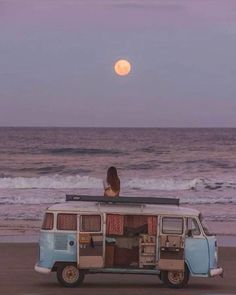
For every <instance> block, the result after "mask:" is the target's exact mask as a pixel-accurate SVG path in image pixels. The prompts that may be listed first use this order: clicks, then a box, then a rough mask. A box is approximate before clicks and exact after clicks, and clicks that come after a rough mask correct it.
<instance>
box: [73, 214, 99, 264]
mask: <svg viewBox="0 0 236 295" xmlns="http://www.w3.org/2000/svg"><path fill="white" fill-rule="evenodd" d="M77 223H78V226H77V228H78V230H77V264H78V267H79V268H81V269H82V268H83V269H86V268H87V269H89V268H102V267H103V266H104V254H103V253H104V237H103V236H104V235H103V215H100V214H93V215H90V214H81V215H78V220H77Z"/></svg>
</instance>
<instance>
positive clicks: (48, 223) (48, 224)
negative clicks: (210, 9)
mask: <svg viewBox="0 0 236 295" xmlns="http://www.w3.org/2000/svg"><path fill="white" fill-rule="evenodd" d="M42 229H45V230H50V229H53V214H52V213H46V214H45V216H44V220H43V225H42Z"/></svg>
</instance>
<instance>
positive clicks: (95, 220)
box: [80, 215, 101, 232]
mask: <svg viewBox="0 0 236 295" xmlns="http://www.w3.org/2000/svg"><path fill="white" fill-rule="evenodd" d="M80 231H81V232H100V231H101V216H100V215H82V216H81V218H80Z"/></svg>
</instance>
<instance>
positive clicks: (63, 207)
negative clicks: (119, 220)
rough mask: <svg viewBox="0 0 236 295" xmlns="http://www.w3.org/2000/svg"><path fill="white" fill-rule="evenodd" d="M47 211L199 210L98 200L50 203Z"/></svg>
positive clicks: (187, 213)
mask: <svg viewBox="0 0 236 295" xmlns="http://www.w3.org/2000/svg"><path fill="white" fill-rule="evenodd" d="M47 211H60V212H75V213H93V214H94V213H113V214H115V213H117V214H147V215H148V214H150V215H161V214H167V215H168V214H171V215H172V214H174V215H178V216H198V215H199V213H200V212H199V211H198V210H195V209H191V208H185V207H179V206H174V205H154V204H113V203H100V202H96V201H94V202H86V201H85V202H74V201H68V202H66V203H60V204H55V205H52V206H51V207H49V208H48V209H47Z"/></svg>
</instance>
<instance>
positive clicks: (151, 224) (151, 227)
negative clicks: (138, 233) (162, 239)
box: [148, 216, 157, 236]
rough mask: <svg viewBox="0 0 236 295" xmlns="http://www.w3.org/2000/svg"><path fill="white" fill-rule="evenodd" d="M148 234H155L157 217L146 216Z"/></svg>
mask: <svg viewBox="0 0 236 295" xmlns="http://www.w3.org/2000/svg"><path fill="white" fill-rule="evenodd" d="M148 234H149V235H153V236H155V235H156V234H157V217H156V216H148Z"/></svg>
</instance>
